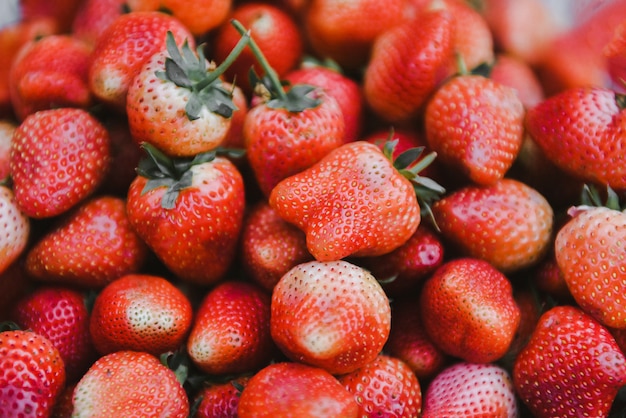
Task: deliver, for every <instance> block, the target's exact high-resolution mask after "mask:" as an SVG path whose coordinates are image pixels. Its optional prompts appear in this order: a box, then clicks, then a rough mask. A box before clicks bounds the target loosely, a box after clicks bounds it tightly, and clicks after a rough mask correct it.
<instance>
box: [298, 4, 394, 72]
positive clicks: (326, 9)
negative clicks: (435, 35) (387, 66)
mask: <svg viewBox="0 0 626 418" xmlns="http://www.w3.org/2000/svg"><path fill="white" fill-rule="evenodd" d="M403 3H404V2H403V1H402V0H388V1H386V2H385V6H384V7H380V2H377V1H375V0H350V1H341V2H337V1H332V0H310V1H309V2H308V5H307V6H306V8H305V9H304V11H303V13H304V18H303V20H304V31H305V35H306V37H307V39H308V41H309V43H310V44H311V48H312V50H313V52H314V53H315V55H316V56H317V57H320V58H322V59H327V58H330V59H332V60H334V61H336V62H337V63H338V64H339V65H340V66H341V67H342V68H345V69H347V70H348V71H356V70H359V69H360V68H362V67H365V65H366V64H367V60H368V57H369V54H370V51H371V49H372V44H373V43H374V42H375V40H376V39H377V38H378V37H379V36H380V35H381V34H382V33H384V32H385V31H386V30H388V29H390V28H392V27H393V26H395V25H396V24H397V22H398V18H399V17H400V15H401V14H402V8H403Z"/></svg>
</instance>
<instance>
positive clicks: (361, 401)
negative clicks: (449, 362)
mask: <svg viewBox="0 0 626 418" xmlns="http://www.w3.org/2000/svg"><path fill="white" fill-rule="evenodd" d="M338 379H339V381H340V382H341V383H342V384H343V385H344V386H345V387H346V388H347V389H348V391H349V392H350V393H352V394H353V395H354V399H355V400H356V402H357V404H358V405H359V413H360V414H361V416H368V417H377V416H397V417H401V416H406V417H417V416H419V414H420V411H421V409H422V391H421V387H420V384H419V382H418V380H417V377H415V374H413V371H412V370H411V369H410V368H409V366H407V365H406V364H405V363H404V362H403V361H402V360H399V359H397V358H394V357H390V356H387V355H384V354H381V355H379V356H378V357H376V358H375V359H374V360H372V361H371V362H369V363H367V364H366V365H365V366H363V367H361V368H360V369H357V370H355V371H353V372H351V373H348V374H344V375H342V376H340V377H339V378H338Z"/></svg>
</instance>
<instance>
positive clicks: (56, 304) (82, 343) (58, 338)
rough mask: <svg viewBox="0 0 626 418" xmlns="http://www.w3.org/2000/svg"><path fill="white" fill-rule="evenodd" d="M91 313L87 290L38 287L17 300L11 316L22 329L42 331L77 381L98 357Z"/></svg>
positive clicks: (71, 380)
mask: <svg viewBox="0 0 626 418" xmlns="http://www.w3.org/2000/svg"><path fill="white" fill-rule="evenodd" d="M89 315H90V314H89V312H88V310H87V305H86V295H85V294H84V293H82V292H80V291H77V290H74V289H72V288H69V287H39V288H37V289H36V290H35V291H33V292H32V293H30V294H28V295H27V296H25V297H23V298H21V299H20V300H19V301H18V302H17V304H16V305H15V308H14V311H13V315H12V318H13V319H14V320H15V322H16V323H17V324H18V325H19V326H20V327H21V328H22V329H29V330H32V331H34V332H36V333H38V334H41V335H43V336H44V337H46V338H48V340H50V342H52V344H54V346H55V347H56V348H57V350H59V354H60V355H61V358H62V359H63V363H64V364H65V375H66V377H67V380H68V382H74V381H77V380H78V378H80V377H81V376H82V375H83V373H84V372H86V371H87V369H88V368H89V366H90V365H91V363H92V362H93V361H94V360H96V351H95V350H94V347H93V344H92V342H91V335H90V334H89Z"/></svg>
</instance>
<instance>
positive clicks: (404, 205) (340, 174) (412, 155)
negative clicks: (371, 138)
mask: <svg viewBox="0 0 626 418" xmlns="http://www.w3.org/2000/svg"><path fill="white" fill-rule="evenodd" d="M394 144H395V143H394V142H391V143H389V144H387V146H386V147H385V150H384V151H381V150H380V148H378V147H377V146H376V145H373V144H371V143H369V142H365V141H356V142H349V143H347V144H344V145H342V146H340V147H339V148H337V149H335V150H333V151H331V152H330V153H329V154H328V155H326V156H325V157H324V158H323V159H322V160H320V161H319V162H318V163H316V164H315V165H313V166H312V167H310V168H308V169H306V170H304V171H302V172H300V173H298V174H295V175H293V176H291V177H288V178H286V179H285V180H283V181H281V182H280V183H279V184H278V185H277V186H276V187H275V188H274V189H273V190H272V193H271V195H270V197H269V203H270V205H271V206H272V207H273V208H274V209H275V210H276V211H277V212H278V214H279V215H280V216H281V217H282V218H283V219H285V220H286V221H287V222H290V223H293V224H295V225H296V226H298V227H299V228H300V229H302V230H303V231H304V232H305V233H306V241H307V247H308V249H309V252H310V253H311V254H312V255H313V256H314V257H315V258H316V259H317V260H320V261H330V260H339V259H342V258H344V257H347V256H376V255H381V254H386V253H389V252H391V251H393V250H395V249H396V248H398V247H400V246H401V245H402V244H404V243H406V242H407V241H408V240H409V238H410V237H411V236H412V235H413V234H414V233H415V230H416V229H417V227H418V226H419V224H420V221H421V215H420V205H419V203H418V200H417V199H416V190H418V194H419V195H420V198H421V197H422V196H427V197H428V194H429V193H431V189H432V190H433V191H434V194H435V195H436V193H437V192H441V191H442V190H441V186H439V185H438V184H436V183H434V182H432V181H431V180H429V179H425V178H424V177H422V176H420V175H419V174H417V173H419V172H420V170H421V168H422V167H423V166H425V165H428V163H429V162H430V161H432V159H431V157H433V155H432V154H431V155H429V156H426V157H424V158H422V159H419V158H420V156H421V152H422V151H423V149H421V148H417V149H412V150H409V151H406V152H405V153H403V154H402V155H401V156H399V157H398V158H397V159H396V160H395V162H392V161H391V155H392V153H393V147H394ZM416 160H417V161H418V162H417V164H413V162H414V161H416ZM414 186H415V188H414ZM426 200H427V199H424V200H423V201H424V202H425V201H426Z"/></svg>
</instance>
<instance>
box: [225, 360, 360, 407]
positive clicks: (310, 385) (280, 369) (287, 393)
mask: <svg viewBox="0 0 626 418" xmlns="http://www.w3.org/2000/svg"><path fill="white" fill-rule="evenodd" d="M358 410H359V408H358V405H357V403H356V401H355V400H354V397H353V396H352V394H350V392H348V390H347V389H346V388H345V387H343V386H342V385H341V383H339V381H338V380H337V379H336V378H335V377H334V376H333V375H331V374H330V373H328V372H327V371H325V370H323V369H320V368H317V367H311V366H307V365H304V364H300V363H288V362H281V363H273V364H270V365H268V366H266V367H265V368H263V369H261V370H260V371H259V372H257V373H256V374H255V375H254V376H252V378H251V379H250V380H249V381H248V384H247V385H246V389H245V390H244V391H243V392H242V394H241V398H240V400H239V408H238V411H237V412H238V413H239V417H240V418H252V417H254V418H266V417H267V418H271V417H277V416H293V417H311V418H312V417H330V416H333V417H346V418H356V417H357V416H358Z"/></svg>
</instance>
